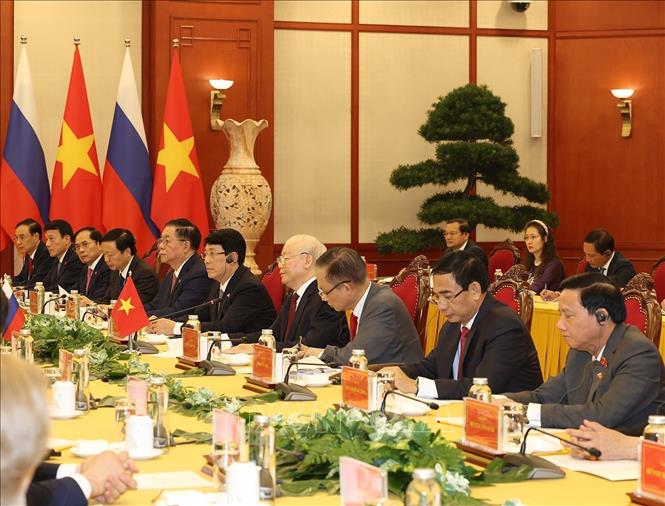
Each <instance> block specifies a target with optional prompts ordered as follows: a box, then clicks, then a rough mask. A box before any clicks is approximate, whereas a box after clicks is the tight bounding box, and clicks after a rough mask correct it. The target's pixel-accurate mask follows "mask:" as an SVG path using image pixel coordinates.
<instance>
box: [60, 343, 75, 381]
mask: <svg viewBox="0 0 665 506" xmlns="http://www.w3.org/2000/svg"><path fill="white" fill-rule="evenodd" d="M58 364H59V366H60V379H61V381H71V380H72V366H73V364H74V354H73V353H72V352H71V351H67V350H64V349H62V348H61V349H60V350H58Z"/></svg>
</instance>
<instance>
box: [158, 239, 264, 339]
mask: <svg viewBox="0 0 665 506" xmlns="http://www.w3.org/2000/svg"><path fill="white" fill-rule="evenodd" d="M205 242H206V246H205V250H204V253H203V255H204V262H205V266H206V271H207V272H208V277H209V278H210V279H212V280H213V281H215V282H214V283H213V284H212V287H211V288H210V292H209V293H208V300H210V301H211V303H210V304H209V305H208V306H206V307H204V308H202V309H199V310H198V311H197V312H196V313H197V314H198V316H199V320H200V321H201V331H202V332H208V331H211V330H215V331H219V332H222V333H226V334H229V333H233V332H242V333H243V334H245V333H250V332H257V331H260V330H262V329H267V328H270V325H271V324H272V322H273V321H274V320H275V317H276V316H277V315H276V313H275V306H273V303H272V300H271V299H270V295H268V292H267V290H266V289H265V287H264V286H263V285H262V284H261V281H259V280H258V279H257V278H256V276H254V275H253V274H252V272H251V271H250V270H249V269H248V268H247V267H245V266H244V265H243V264H244V262H245V251H246V249H247V245H246V243H245V239H244V238H243V236H242V235H241V234H240V232H238V231H237V230H234V229H232V228H223V229H220V230H215V231H213V232H211V233H210V234H209V235H208V237H206V240H205ZM218 299H221V300H218ZM213 300H214V301H216V302H214V301H213ZM181 328H182V323H176V322H175V321H173V320H169V319H165V318H160V319H158V320H154V321H152V322H151V323H150V330H151V332H154V333H157V334H167V335H168V334H175V335H179V334H180V329H181Z"/></svg>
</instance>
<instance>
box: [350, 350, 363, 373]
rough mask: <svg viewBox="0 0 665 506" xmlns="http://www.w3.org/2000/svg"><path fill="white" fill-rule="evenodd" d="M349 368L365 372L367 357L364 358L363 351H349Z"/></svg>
mask: <svg viewBox="0 0 665 506" xmlns="http://www.w3.org/2000/svg"><path fill="white" fill-rule="evenodd" d="M349 367H353V368H354V369H360V370H361V371H366V370H367V357H366V356H365V350H351V358H350V359H349Z"/></svg>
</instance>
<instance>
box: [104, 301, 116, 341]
mask: <svg viewBox="0 0 665 506" xmlns="http://www.w3.org/2000/svg"><path fill="white" fill-rule="evenodd" d="M117 302H118V300H117V299H111V301H110V302H109V308H108V312H107V313H106V317H107V318H108V319H107V322H108V325H109V326H108V336H109V337H116V335H115V324H114V323H113V316H111V312H112V311H113V308H114V307H115V305H116V303H117Z"/></svg>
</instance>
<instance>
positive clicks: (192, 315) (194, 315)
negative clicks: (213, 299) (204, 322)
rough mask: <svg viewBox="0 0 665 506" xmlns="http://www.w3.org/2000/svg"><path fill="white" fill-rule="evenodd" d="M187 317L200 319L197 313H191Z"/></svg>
mask: <svg viewBox="0 0 665 506" xmlns="http://www.w3.org/2000/svg"><path fill="white" fill-rule="evenodd" d="M187 318H188V319H190V320H198V319H199V315H197V314H190V315H189V316H188V317H187Z"/></svg>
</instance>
